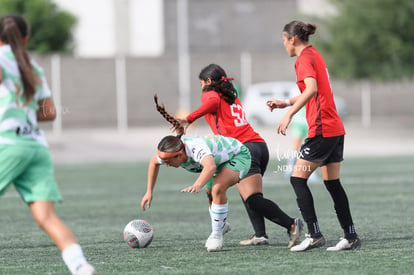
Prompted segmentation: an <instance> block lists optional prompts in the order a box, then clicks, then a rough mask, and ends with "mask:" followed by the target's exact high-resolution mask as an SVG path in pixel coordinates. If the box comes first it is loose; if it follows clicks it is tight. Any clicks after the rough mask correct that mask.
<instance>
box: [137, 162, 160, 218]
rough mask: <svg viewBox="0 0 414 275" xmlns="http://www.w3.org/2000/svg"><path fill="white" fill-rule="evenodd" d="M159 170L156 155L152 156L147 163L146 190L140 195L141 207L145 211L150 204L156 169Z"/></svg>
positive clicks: (156, 173) (156, 175)
mask: <svg viewBox="0 0 414 275" xmlns="http://www.w3.org/2000/svg"><path fill="white" fill-rule="evenodd" d="M159 170H160V164H159V163H158V161H157V156H153V157H152V159H151V160H150V163H149V165H148V176H147V177H148V178H147V192H146V193H145V195H144V196H143V197H142V200H141V209H142V210H143V211H145V207H150V206H151V201H152V193H153V191H154V187H155V183H156V181H157V177H158V171H159Z"/></svg>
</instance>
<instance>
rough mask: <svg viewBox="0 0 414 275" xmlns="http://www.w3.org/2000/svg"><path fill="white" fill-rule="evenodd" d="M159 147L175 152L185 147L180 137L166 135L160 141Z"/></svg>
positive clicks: (164, 150) (161, 149) (162, 150)
mask: <svg viewBox="0 0 414 275" xmlns="http://www.w3.org/2000/svg"><path fill="white" fill-rule="evenodd" d="M157 148H158V150H160V151H161V152H167V153H175V152H179V151H180V150H182V149H183V148H184V143H183V142H182V140H181V139H180V138H179V137H176V136H166V137H164V138H163V139H162V140H161V141H160V143H158V147H157Z"/></svg>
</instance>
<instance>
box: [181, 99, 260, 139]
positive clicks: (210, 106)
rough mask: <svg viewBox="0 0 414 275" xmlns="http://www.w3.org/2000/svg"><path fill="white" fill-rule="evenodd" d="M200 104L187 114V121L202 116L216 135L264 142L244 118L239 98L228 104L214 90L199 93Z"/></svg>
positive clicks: (190, 121)
mask: <svg viewBox="0 0 414 275" xmlns="http://www.w3.org/2000/svg"><path fill="white" fill-rule="evenodd" d="M201 102H202V104H201V106H200V107H199V108H198V109H197V110H195V111H194V112H192V113H191V114H189V115H188V116H187V120H188V122H189V123H192V122H193V121H195V120H196V119H198V118H200V117H202V116H204V118H205V119H206V121H207V123H208V125H210V128H211V130H212V131H213V133H214V134H216V135H223V136H227V137H232V138H235V139H237V140H239V141H240V142H241V143H246V142H265V141H264V140H263V138H262V137H261V136H260V135H259V134H258V133H256V132H255V131H254V130H253V128H252V127H251V126H250V124H249V123H248V122H247V120H246V115H245V113H244V111H243V107H242V105H241V103H240V100H239V99H238V98H236V100H235V101H234V103H233V104H232V105H229V104H228V103H227V102H226V101H224V98H223V96H222V95H221V94H219V93H217V92H215V91H208V92H204V93H202V95H201Z"/></svg>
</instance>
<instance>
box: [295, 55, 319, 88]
mask: <svg viewBox="0 0 414 275" xmlns="http://www.w3.org/2000/svg"><path fill="white" fill-rule="evenodd" d="M314 63H315V58H314V56H313V53H312V52H311V51H310V50H308V48H305V49H304V50H303V51H302V53H301V55H300V58H298V59H297V64H296V76H297V81H304V80H305V78H307V77H313V78H315V79H316V71H315V66H314Z"/></svg>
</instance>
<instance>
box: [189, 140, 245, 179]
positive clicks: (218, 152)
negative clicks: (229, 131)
mask: <svg viewBox="0 0 414 275" xmlns="http://www.w3.org/2000/svg"><path fill="white" fill-rule="evenodd" d="M182 140H183V142H184V145H185V152H186V154H187V157H188V161H186V162H185V163H182V164H181V167H183V168H184V169H186V170H188V171H191V172H197V173H198V172H201V170H202V169H203V167H202V165H201V162H202V160H203V159H204V158H205V157H206V156H209V155H212V156H213V157H214V162H215V163H216V165H217V166H219V165H220V164H222V163H225V162H227V161H229V160H230V159H232V158H233V157H234V156H235V155H237V154H238V153H240V150H241V147H242V146H243V144H242V143H241V142H240V141H238V140H237V139H234V138H231V137H225V136H220V135H211V136H206V137H187V138H186V137H183V138H182Z"/></svg>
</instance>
